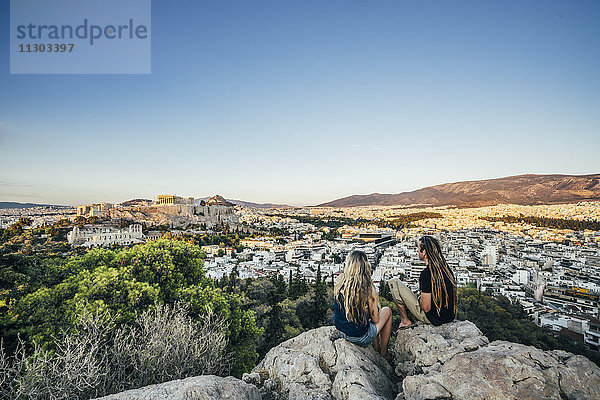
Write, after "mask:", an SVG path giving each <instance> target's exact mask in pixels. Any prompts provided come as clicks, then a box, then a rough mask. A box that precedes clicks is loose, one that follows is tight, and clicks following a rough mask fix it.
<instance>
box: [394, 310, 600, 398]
mask: <svg viewBox="0 0 600 400" xmlns="http://www.w3.org/2000/svg"><path fill="white" fill-rule="evenodd" d="M395 353H396V358H397V360H398V364H397V366H396V373H397V374H398V375H399V376H400V377H401V378H404V379H403V381H402V392H401V393H400V394H399V395H398V397H397V399H406V400H408V399H410V400H413V399H415V400H416V399H600V368H598V366H596V365H595V364H593V363H592V362H590V361H589V360H588V359H587V358H585V357H583V356H576V355H573V354H571V353H567V352H564V351H542V350H539V349H537V348H535V347H531V346H525V345H522V344H516V343H510V342H505V341H495V342H492V343H489V344H488V339H487V338H486V337H485V336H483V335H482V333H481V332H480V331H479V329H477V327H476V326H475V325H474V324H472V323H471V322H468V321H456V322H453V323H451V324H446V325H442V326H440V327H433V326H430V325H418V326H416V327H414V328H412V329H407V330H404V331H401V332H400V333H399V334H398V336H397V338H396V344H395Z"/></svg>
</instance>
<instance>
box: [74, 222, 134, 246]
mask: <svg viewBox="0 0 600 400" xmlns="http://www.w3.org/2000/svg"><path fill="white" fill-rule="evenodd" d="M67 240H68V241H69V243H71V244H72V245H73V246H84V247H102V246H110V245H111V244H118V245H128V244H136V243H143V242H144V241H145V240H144V234H143V233H142V225H140V224H133V225H130V226H129V227H127V228H123V229H115V228H107V227H89V228H84V229H79V227H78V226H75V227H73V230H72V231H71V232H69V233H68V234H67Z"/></svg>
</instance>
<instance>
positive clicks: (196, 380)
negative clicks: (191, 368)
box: [97, 375, 261, 400]
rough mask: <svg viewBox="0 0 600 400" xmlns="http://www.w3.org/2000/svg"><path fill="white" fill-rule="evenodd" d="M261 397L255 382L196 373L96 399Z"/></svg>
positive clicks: (232, 399) (222, 399) (236, 399)
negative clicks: (192, 375) (197, 374)
mask: <svg viewBox="0 0 600 400" xmlns="http://www.w3.org/2000/svg"><path fill="white" fill-rule="evenodd" d="M158 399H160V400H261V395H260V392H259V391H258V389H257V388H256V386H254V385H250V384H247V383H245V382H243V381H241V380H239V379H236V378H234V377H232V376H228V377H227V378H221V377H218V376H214V375H202V376H194V377H191V378H186V379H178V380H174V381H170V382H165V383H160V384H158V385H150V386H146V387H143V388H141V389H133V390H127V391H125V392H121V393H118V394H111V395H110V396H105V397H101V398H100V399H97V400H158Z"/></svg>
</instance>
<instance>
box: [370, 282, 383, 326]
mask: <svg viewBox="0 0 600 400" xmlns="http://www.w3.org/2000/svg"><path fill="white" fill-rule="evenodd" d="M369 312H370V313H371V321H373V322H374V323H378V322H379V313H380V312H381V306H380V305H379V296H378V295H377V290H375V286H371V290H370V291H369Z"/></svg>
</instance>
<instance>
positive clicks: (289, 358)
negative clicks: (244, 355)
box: [242, 326, 397, 400]
mask: <svg viewBox="0 0 600 400" xmlns="http://www.w3.org/2000/svg"><path fill="white" fill-rule="evenodd" d="M253 372H254V374H248V375H245V376H244V377H243V378H242V379H246V380H247V381H255V380H256V379H257V377H258V376H260V377H261V378H260V379H259V381H260V382H259V386H260V385H262V391H263V396H264V397H265V398H281V399H289V400H296V399H298V400H299V399H312V400H330V399H361V400H370V399H373V400H382V399H393V398H394V397H395V396H396V392H397V390H396V388H397V385H396V384H394V382H393V379H394V372H393V369H392V367H391V366H390V365H389V364H388V363H387V361H386V360H385V359H384V358H383V357H381V356H380V355H379V354H378V353H377V352H375V351H374V350H373V348H372V347H367V348H362V347H359V346H357V345H354V344H352V343H350V342H348V341H346V340H344V339H340V338H339V337H338V334H337V331H336V329H335V328H334V327H332V326H326V327H322V328H318V329H313V330H311V331H308V332H304V333H302V334H301V335H299V336H297V337H295V338H293V339H290V340H288V341H286V342H284V343H282V344H280V345H279V346H277V347H274V348H272V349H271V350H270V351H269V352H268V353H267V354H266V356H265V358H264V359H263V360H262V361H261V362H260V364H258V365H257V366H256V368H254V370H253Z"/></svg>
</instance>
